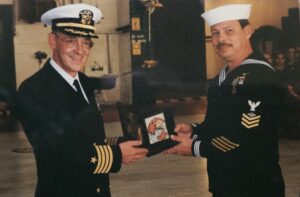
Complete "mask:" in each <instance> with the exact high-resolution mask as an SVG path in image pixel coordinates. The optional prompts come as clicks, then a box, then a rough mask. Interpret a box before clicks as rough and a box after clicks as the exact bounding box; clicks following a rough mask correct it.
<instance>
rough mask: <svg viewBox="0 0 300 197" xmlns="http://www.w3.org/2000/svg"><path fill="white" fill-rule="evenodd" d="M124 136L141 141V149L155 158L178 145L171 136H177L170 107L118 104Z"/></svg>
mask: <svg viewBox="0 0 300 197" xmlns="http://www.w3.org/2000/svg"><path fill="white" fill-rule="evenodd" d="M117 106H118V110H119V116H120V122H121V126H122V131H123V135H124V137H125V138H126V139H127V140H141V141H142V145H141V146H140V147H144V148H147V149H148V150H149V152H148V155H147V156H149V157H150V156H153V155H156V154H158V153H161V152H163V151H164V150H166V149H168V148H171V147H173V146H175V145H176V144H178V142H176V141H173V140H172V139H171V138H170V136H171V135H175V132H174V128H175V122H174V118H173V115H172V112H171V109H170V108H169V107H153V106H151V107H145V106H143V107H141V106H134V105H124V104H122V103H120V102H119V103H118V104H117Z"/></svg>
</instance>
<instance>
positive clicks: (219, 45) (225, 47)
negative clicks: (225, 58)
mask: <svg viewBox="0 0 300 197" xmlns="http://www.w3.org/2000/svg"><path fill="white" fill-rule="evenodd" d="M229 47H231V45H230V44H218V45H217V49H219V50H222V49H227V48H229Z"/></svg>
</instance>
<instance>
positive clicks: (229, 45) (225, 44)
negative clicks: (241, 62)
mask: <svg viewBox="0 0 300 197" xmlns="http://www.w3.org/2000/svg"><path fill="white" fill-rule="evenodd" d="M223 46H228V47H232V45H231V44H227V43H223V42H220V43H219V44H217V49H219V48H220V47H223Z"/></svg>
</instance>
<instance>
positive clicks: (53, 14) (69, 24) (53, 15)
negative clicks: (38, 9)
mask: <svg viewBox="0 0 300 197" xmlns="http://www.w3.org/2000/svg"><path fill="white" fill-rule="evenodd" d="M101 17H102V13H101V11H100V9H99V8H97V7H95V6H92V5H88V4H84V3H80V4H69V5H64V6H60V7H56V8H53V9H51V10H49V11H47V12H45V13H44V14H43V15H42V16H41V21H42V23H44V24H45V25H49V26H51V27H52V30H54V31H60V32H63V33H66V34H69V35H73V36H81V37H95V38H97V37H98V36H97V35H95V34H94V33H95V30H96V29H95V24H96V23H98V22H100V20H101Z"/></svg>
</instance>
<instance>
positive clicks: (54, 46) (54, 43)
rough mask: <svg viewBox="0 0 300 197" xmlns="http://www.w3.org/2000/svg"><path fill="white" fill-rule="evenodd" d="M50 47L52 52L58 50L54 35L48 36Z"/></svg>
mask: <svg viewBox="0 0 300 197" xmlns="http://www.w3.org/2000/svg"><path fill="white" fill-rule="evenodd" d="M48 45H49V48H50V49H52V50H53V49H55V48H56V38H55V34H54V33H49V34H48Z"/></svg>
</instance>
